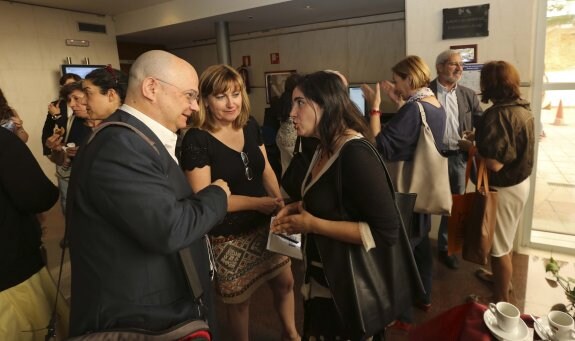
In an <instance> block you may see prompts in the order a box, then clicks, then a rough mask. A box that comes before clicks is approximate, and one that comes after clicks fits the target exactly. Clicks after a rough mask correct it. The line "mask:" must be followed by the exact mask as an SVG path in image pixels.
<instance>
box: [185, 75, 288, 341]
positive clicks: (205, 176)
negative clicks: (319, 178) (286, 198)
mask: <svg viewBox="0 0 575 341" xmlns="http://www.w3.org/2000/svg"><path fill="white" fill-rule="evenodd" d="M199 106H200V111H199V115H197V116H194V117H193V127H194V128H192V129H190V130H188V131H187V133H186V135H185V136H184V139H183V142H182V162H181V165H182V167H183V169H184V170H185V172H186V175H187V178H188V181H189V182H190V185H191V187H192V189H193V191H194V192H198V191H200V190H202V189H203V188H204V187H206V186H208V185H209V184H210V183H211V182H212V179H224V180H225V181H226V182H227V183H228V185H229V186H230V190H231V192H232V194H231V196H230V197H229V199H228V214H227V215H226V217H225V219H224V220H223V221H222V222H221V223H220V224H219V225H217V226H216V227H214V228H213V229H212V231H211V232H210V240H211V243H212V246H213V248H214V254H215V260H216V291H217V293H218V295H219V296H220V297H221V299H222V301H223V302H224V303H226V309H227V316H228V324H227V325H228V328H229V329H228V330H229V333H230V334H231V335H230V336H229V337H230V339H232V340H243V341H247V340H249V331H248V322H249V306H250V296H251V295H252V294H253V293H254V291H255V290H256V289H257V288H258V287H259V286H260V285H262V284H264V283H266V282H267V283H268V284H269V285H270V287H271V289H272V291H273V295H274V306H275V308H276V311H277V312H278V314H279V317H280V320H281V323H282V329H283V330H282V335H281V337H282V339H283V340H299V336H298V333H297V330H296V327H295V321H294V294H293V277H292V272H291V267H290V260H289V258H287V257H285V256H282V255H279V254H275V253H271V252H269V251H267V250H265V245H266V238H267V235H268V231H269V222H270V219H269V217H270V215H271V214H273V213H274V212H276V211H277V210H278V209H280V208H282V207H283V206H284V203H283V200H282V195H281V192H280V188H279V185H278V181H277V178H276V176H275V173H274V171H273V169H272V167H271V166H270V164H269V162H268V159H267V155H266V151H265V148H264V146H263V141H262V137H261V135H260V130H259V126H258V124H257V122H256V120H255V119H254V118H253V117H251V116H250V115H249V112H250V104H249V100H248V96H247V93H246V89H245V85H244V82H243V79H242V77H241V76H240V75H239V74H238V73H237V71H236V70H234V69H233V68H231V67H229V66H226V65H214V66H211V67H209V68H208V69H206V70H205V71H204V73H202V75H201V77H200V103H199Z"/></svg>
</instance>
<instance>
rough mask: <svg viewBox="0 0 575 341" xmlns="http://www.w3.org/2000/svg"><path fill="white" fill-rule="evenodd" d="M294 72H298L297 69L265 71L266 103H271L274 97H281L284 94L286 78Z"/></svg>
mask: <svg viewBox="0 0 575 341" xmlns="http://www.w3.org/2000/svg"><path fill="white" fill-rule="evenodd" d="M292 73H296V70H288V71H271V72H265V73H264V75H265V78H266V103H268V104H269V103H270V100H271V99H272V98H274V97H280V96H281V95H282V93H283V92H284V85H285V82H286V79H287V78H288V77H289V76H290V75H291V74H292Z"/></svg>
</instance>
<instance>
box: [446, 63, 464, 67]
mask: <svg viewBox="0 0 575 341" xmlns="http://www.w3.org/2000/svg"><path fill="white" fill-rule="evenodd" d="M445 64H447V65H449V66H460V67H463V63H458V62H445Z"/></svg>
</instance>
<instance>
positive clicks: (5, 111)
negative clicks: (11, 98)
mask: <svg viewBox="0 0 575 341" xmlns="http://www.w3.org/2000/svg"><path fill="white" fill-rule="evenodd" d="M13 116H14V109H12V107H11V106H9V105H8V101H7V100H6V97H4V93H3V92H2V89H0V121H4V120H8V119H10V118H12V117H13Z"/></svg>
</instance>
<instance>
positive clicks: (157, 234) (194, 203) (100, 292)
mask: <svg viewBox="0 0 575 341" xmlns="http://www.w3.org/2000/svg"><path fill="white" fill-rule="evenodd" d="M108 121H122V122H126V123H129V124H131V125H133V126H134V127H136V128H138V129H139V130H140V131H142V132H143V133H144V134H145V135H146V136H148V137H149V138H150V139H151V140H152V141H154V143H155V145H156V146H157V149H158V150H159V152H160V153H159V154H158V152H157V151H156V150H154V149H153V148H152V147H151V146H150V145H149V143H148V142H146V141H145V140H144V139H143V138H142V137H140V136H138V135H137V134H136V133H135V132H133V131H131V130H129V129H127V128H125V127H119V126H110V127H106V128H105V129H103V130H102V131H101V132H99V133H98V134H97V135H96V136H95V138H94V139H93V140H92V141H91V142H90V143H89V144H88V145H84V146H81V147H80V149H79V153H78V155H77V156H76V158H75V160H74V170H73V171H72V175H71V179H70V187H69V191H68V202H69V205H68V209H67V215H66V228H67V230H68V233H69V241H70V257H71V263H72V298H71V312H70V314H71V317H70V335H71V336H76V335H80V334H84V333H87V332H90V331H100V330H105V329H110V328H142V329H147V330H153V331H159V330H163V329H166V328H169V327H171V326H173V325H175V324H178V323H180V322H183V321H186V320H188V319H194V318H197V317H198V316H199V312H198V307H197V306H196V304H195V303H194V302H193V299H192V296H191V293H190V290H189V289H188V287H187V283H186V279H185V274H184V271H183V268H182V266H181V264H180V260H179V258H178V250H180V249H183V248H189V249H190V252H191V253H192V257H193V259H194V263H195V266H196V269H197V271H198V275H199V277H200V281H201V282H202V286H203V288H204V291H205V292H207V293H208V294H209V293H210V289H211V284H210V278H209V264H208V255H207V249H206V246H205V243H204V240H203V239H202V236H203V235H204V234H206V233H207V232H208V231H209V230H210V229H211V228H212V226H214V225H215V224H216V223H217V222H219V221H220V220H221V219H222V218H223V217H224V215H225V213H226V210H227V198H226V194H225V192H224V191H223V190H222V189H221V188H219V187H217V186H208V187H207V188H205V189H204V190H202V191H200V192H199V193H197V195H194V194H193V193H192V190H191V188H190V185H189V184H188V182H187V181H186V178H185V176H184V174H183V172H182V170H181V169H180V167H179V166H178V164H177V163H176V162H175V161H174V160H173V159H172V157H171V156H170V155H169V154H168V152H167V151H166V149H165V148H164V147H163V145H162V143H161V141H160V140H159V139H158V138H157V136H156V135H155V134H154V133H153V132H152V131H151V130H150V129H149V128H148V127H147V126H146V125H145V124H143V123H142V122H141V121H139V120H138V119H136V118H135V117H133V116H132V115H130V114H128V113H126V112H123V111H121V110H118V111H116V112H115V113H114V114H113V115H112V116H111V117H110V118H108ZM208 308H213V307H208ZM212 310H213V309H212Z"/></svg>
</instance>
